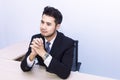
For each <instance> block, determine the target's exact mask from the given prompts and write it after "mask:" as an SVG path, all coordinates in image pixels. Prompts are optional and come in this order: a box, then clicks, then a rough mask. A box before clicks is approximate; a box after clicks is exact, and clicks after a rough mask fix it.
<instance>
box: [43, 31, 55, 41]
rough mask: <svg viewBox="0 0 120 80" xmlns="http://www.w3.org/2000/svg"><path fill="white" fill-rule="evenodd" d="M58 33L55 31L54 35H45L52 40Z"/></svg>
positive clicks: (48, 39)
mask: <svg viewBox="0 0 120 80" xmlns="http://www.w3.org/2000/svg"><path fill="white" fill-rule="evenodd" d="M56 35H57V32H55V33H54V34H53V35H51V36H48V37H45V38H46V39H47V41H51V40H52V39H53V38H54V37H55V36H56Z"/></svg>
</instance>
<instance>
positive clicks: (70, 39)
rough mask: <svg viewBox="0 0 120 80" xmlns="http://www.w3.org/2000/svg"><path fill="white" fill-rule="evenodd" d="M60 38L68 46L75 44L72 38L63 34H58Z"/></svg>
mask: <svg viewBox="0 0 120 80" xmlns="http://www.w3.org/2000/svg"><path fill="white" fill-rule="evenodd" d="M58 36H59V37H60V38H61V39H62V41H63V42H64V43H66V44H74V41H75V40H73V39H72V38H70V37H68V36H66V35H64V34H63V33H61V32H58Z"/></svg>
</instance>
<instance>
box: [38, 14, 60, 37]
mask: <svg viewBox="0 0 120 80" xmlns="http://www.w3.org/2000/svg"><path fill="white" fill-rule="evenodd" d="M58 27H59V25H56V24H55V18H53V17H51V16H48V15H45V14H44V15H43V16H42V20H41V24H40V31H41V34H42V35H43V36H44V37H52V36H54V35H55V33H56V30H57V29H58Z"/></svg>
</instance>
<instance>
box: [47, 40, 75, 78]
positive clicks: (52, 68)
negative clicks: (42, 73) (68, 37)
mask: <svg viewBox="0 0 120 80" xmlns="http://www.w3.org/2000/svg"><path fill="white" fill-rule="evenodd" d="M73 50H74V42H73V43H72V44H70V45H67V48H66V49H65V50H64V51H63V56H62V58H61V60H60V61H58V60H57V59H56V58H54V57H53V58H52V60H51V63H50V65H49V67H48V68H47V71H48V72H52V73H55V74H57V75H58V76H59V77H61V78H62V79H66V78H67V77H68V76H69V75H70V72H71V67H72V61H73ZM56 54H57V53H56Z"/></svg>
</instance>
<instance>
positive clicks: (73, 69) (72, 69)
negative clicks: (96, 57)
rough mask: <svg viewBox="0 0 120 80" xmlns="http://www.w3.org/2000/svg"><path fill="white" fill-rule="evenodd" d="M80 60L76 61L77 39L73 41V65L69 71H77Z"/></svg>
mask: <svg viewBox="0 0 120 80" xmlns="http://www.w3.org/2000/svg"><path fill="white" fill-rule="evenodd" d="M80 66H81V62H78V41H77V40H75V42H74V56H73V65H72V68H71V71H79V70H80Z"/></svg>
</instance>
